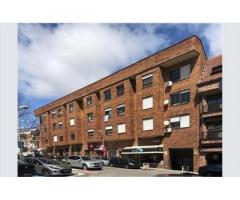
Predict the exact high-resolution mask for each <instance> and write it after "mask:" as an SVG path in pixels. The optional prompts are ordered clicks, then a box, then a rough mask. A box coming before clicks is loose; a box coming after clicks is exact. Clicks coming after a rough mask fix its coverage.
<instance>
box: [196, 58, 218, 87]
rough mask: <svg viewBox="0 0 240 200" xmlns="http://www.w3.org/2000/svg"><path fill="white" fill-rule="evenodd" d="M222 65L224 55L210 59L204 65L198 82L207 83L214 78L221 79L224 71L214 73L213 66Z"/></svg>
mask: <svg viewBox="0 0 240 200" xmlns="http://www.w3.org/2000/svg"><path fill="white" fill-rule="evenodd" d="M220 65H222V55H219V56H216V57H214V58H210V59H208V60H207V61H206V63H205V65H204V67H203V72H202V75H201V78H200V80H199V83H198V84H205V83H208V82H211V81H214V80H219V79H221V78H222V72H220V73H216V74H212V70H213V68H215V67H217V66H220Z"/></svg>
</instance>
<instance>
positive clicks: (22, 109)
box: [17, 105, 29, 158]
mask: <svg viewBox="0 0 240 200" xmlns="http://www.w3.org/2000/svg"><path fill="white" fill-rule="evenodd" d="M28 108H29V107H28V106H27V105H20V106H18V126H17V127H18V130H17V137H18V148H19V151H20V158H21V157H22V147H21V138H20V117H21V116H22V115H23V114H24V113H21V111H24V110H27V109H28Z"/></svg>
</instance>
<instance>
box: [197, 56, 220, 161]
mask: <svg viewBox="0 0 240 200" xmlns="http://www.w3.org/2000/svg"><path fill="white" fill-rule="evenodd" d="M198 94H199V97H200V116H201V119H200V160H201V161H202V163H204V164H207V163H222V56H217V57H215V58H212V59H209V60H208V61H207V62H206V64H205V65H204V68H203V73H202V76H201V79H200V81H199V83H198Z"/></svg>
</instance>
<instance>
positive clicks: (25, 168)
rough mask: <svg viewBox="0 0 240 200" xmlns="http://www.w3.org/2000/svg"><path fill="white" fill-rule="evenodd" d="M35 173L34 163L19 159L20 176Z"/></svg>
mask: <svg viewBox="0 0 240 200" xmlns="http://www.w3.org/2000/svg"><path fill="white" fill-rule="evenodd" d="M34 174H35V169H34V165H33V164H29V163H26V162H24V161H23V160H20V159H19V160H18V176H19V177H23V176H33V175H34Z"/></svg>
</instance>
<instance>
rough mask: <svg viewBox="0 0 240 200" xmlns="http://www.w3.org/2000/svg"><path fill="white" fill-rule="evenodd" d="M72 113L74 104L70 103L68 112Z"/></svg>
mask: <svg viewBox="0 0 240 200" xmlns="http://www.w3.org/2000/svg"><path fill="white" fill-rule="evenodd" d="M73 111H74V104H73V103H71V104H69V112H73Z"/></svg>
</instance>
